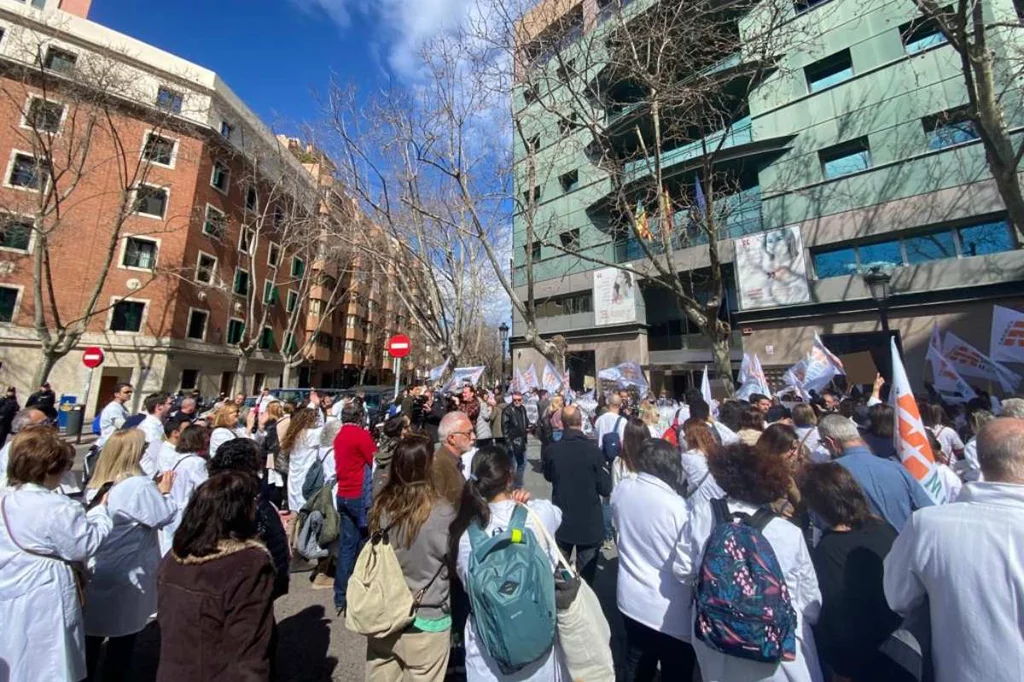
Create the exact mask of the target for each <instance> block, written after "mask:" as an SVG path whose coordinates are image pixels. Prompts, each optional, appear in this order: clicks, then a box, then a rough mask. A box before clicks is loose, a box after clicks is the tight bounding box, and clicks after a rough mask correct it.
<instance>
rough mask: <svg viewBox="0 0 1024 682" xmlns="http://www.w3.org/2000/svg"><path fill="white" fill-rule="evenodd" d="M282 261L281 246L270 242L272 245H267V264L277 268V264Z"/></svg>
mask: <svg viewBox="0 0 1024 682" xmlns="http://www.w3.org/2000/svg"><path fill="white" fill-rule="evenodd" d="M280 262H281V247H280V246H278V245H277V244H275V243H274V242H270V246H268V247H267V265H269V266H270V267H272V268H276V267H277V264H278V263H280Z"/></svg>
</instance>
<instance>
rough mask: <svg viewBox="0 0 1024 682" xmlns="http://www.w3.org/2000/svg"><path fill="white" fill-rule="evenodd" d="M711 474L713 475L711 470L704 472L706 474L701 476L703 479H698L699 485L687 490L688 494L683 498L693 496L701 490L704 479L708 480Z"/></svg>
mask: <svg viewBox="0 0 1024 682" xmlns="http://www.w3.org/2000/svg"><path fill="white" fill-rule="evenodd" d="M710 475H711V472H710V471H706V472H704V475H703V476H701V479H700V480H699V481H697V485H695V486H693V490H688V491H687V492H686V495H684V496H683V499H686V500H688V499H690V498H691V497H693V496H694V495H695V494H696V493H697V491H698V490H700V487H701V486H702V485H704V481H706V480H708V476H710Z"/></svg>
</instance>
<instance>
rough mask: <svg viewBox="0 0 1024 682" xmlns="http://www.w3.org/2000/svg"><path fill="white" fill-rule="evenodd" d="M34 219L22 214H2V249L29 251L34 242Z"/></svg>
mask: <svg viewBox="0 0 1024 682" xmlns="http://www.w3.org/2000/svg"><path fill="white" fill-rule="evenodd" d="M32 225H33V223H32V219H31V218H26V217H22V216H14V215H5V216H0V249H5V250H8V251H23V252H25V253H28V249H29V245H30V244H31V243H32Z"/></svg>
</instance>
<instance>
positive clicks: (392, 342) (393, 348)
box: [386, 334, 412, 358]
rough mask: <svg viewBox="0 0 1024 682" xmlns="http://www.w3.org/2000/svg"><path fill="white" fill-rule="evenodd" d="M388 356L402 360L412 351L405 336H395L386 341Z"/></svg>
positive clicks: (409, 342)
mask: <svg viewBox="0 0 1024 682" xmlns="http://www.w3.org/2000/svg"><path fill="white" fill-rule="evenodd" d="M386 348H387V349H388V354H389V355H390V356H391V357H393V358H404V357H405V356H407V355H408V354H409V353H410V351H412V342H411V341H410V340H409V337H408V336H406V335H405V334H395V335H394V336H392V337H391V338H390V339H388V345H387V346H386Z"/></svg>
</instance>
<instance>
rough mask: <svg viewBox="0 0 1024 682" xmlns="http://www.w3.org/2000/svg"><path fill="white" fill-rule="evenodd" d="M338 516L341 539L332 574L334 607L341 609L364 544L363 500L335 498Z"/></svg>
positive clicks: (364, 514) (344, 605)
mask: <svg viewBox="0 0 1024 682" xmlns="http://www.w3.org/2000/svg"><path fill="white" fill-rule="evenodd" d="M337 503H338V515H339V516H340V517H341V538H340V541H339V542H338V570H337V571H336V572H335V574H334V606H335V608H339V609H343V608H345V607H346V606H347V605H348V604H347V602H346V600H345V593H346V592H347V590H348V579H349V578H350V577H351V576H352V569H353V568H355V565H356V557H358V556H359V551H360V550H361V549H362V548H363V543H364V542H366V535H367V534H366V526H362V525H361V524H360V519H365V518H366V512H365V510H364V508H363V500H362V498H359V497H354V498H350V499H349V498H344V497H339V498H337Z"/></svg>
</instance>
